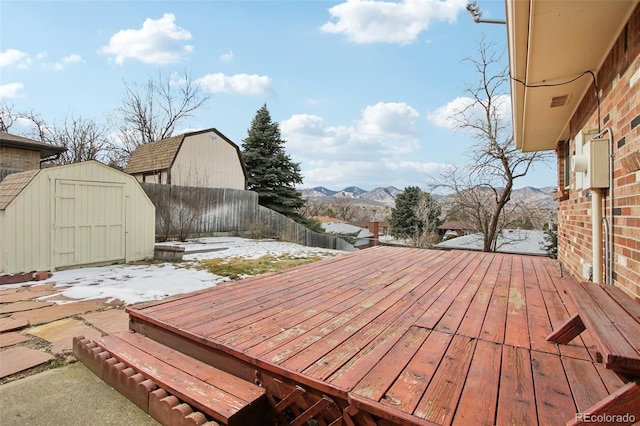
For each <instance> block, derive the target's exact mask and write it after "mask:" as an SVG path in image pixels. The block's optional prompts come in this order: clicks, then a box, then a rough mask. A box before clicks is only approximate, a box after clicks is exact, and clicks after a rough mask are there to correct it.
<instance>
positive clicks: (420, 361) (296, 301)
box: [128, 247, 624, 425]
mask: <svg viewBox="0 0 640 426" xmlns="http://www.w3.org/2000/svg"><path fill="white" fill-rule="evenodd" d="M566 280H567V278H563V277H561V276H560V271H559V269H558V266H557V262H555V261H553V260H551V259H548V258H542V257H530V256H514V255H504V254H496V253H478V252H465V251H432V250H420V249H409V248H391V247H375V248H371V249H367V250H363V251H360V252H355V253H351V254H346V255H342V256H337V257H334V258H330V259H326V260H323V261H321V262H317V263H313V264H309V265H305V266H302V267H297V268H293V269H290V270H286V271H283V272H280V273H275V274H270V275H266V276H260V277H255V278H250V279H246V280H243V281H238V282H229V283H224V284H220V285H218V286H217V287H214V288H211V289H207V290H203V291H198V292H194V293H189V294H185V295H180V296H176V297H172V298H169V299H166V300H162V301H157V302H151V303H146V304H142V305H137V306H134V307H131V308H129V309H128V311H129V314H130V318H131V327H132V329H133V330H135V331H137V332H139V333H142V334H144V335H146V336H148V337H151V338H153V339H155V340H157V341H159V342H161V343H163V344H165V345H168V346H171V347H173V348H175V349H178V350H180V351H182V352H184V353H186V354H188V355H190V356H192V357H194V358H198V359H200V360H201V361H204V362H206V363H209V364H211V365H213V366H215V367H216V368H220V369H222V370H225V371H227V372H229V373H232V374H234V375H236V376H238V377H241V378H243V379H245V380H249V381H251V382H256V383H259V384H260V385H262V386H264V387H265V388H266V389H267V392H268V394H269V395H270V397H271V398H272V400H273V401H275V402H279V401H282V400H284V399H285V398H287V397H289V399H294V398H293V397H292V395H293V393H295V392H305V395H306V396H304V398H306V399H307V400H308V401H309V400H311V401H312V402H313V401H318V400H319V399H322V398H324V399H325V400H327V401H331V402H332V404H335V405H336V406H337V408H338V409H339V410H340V412H344V413H351V414H352V415H353V416H352V417H351V420H349V421H346V419H345V424H349V422H353V423H355V424H366V422H368V421H374V422H377V423H378V424H389V423H404V424H411V423H413V424H484V425H494V424H499V425H506V424H518V425H533V424H540V425H553V424H565V422H567V421H568V420H572V419H574V417H575V415H576V413H580V412H583V411H585V410H587V409H588V408H589V407H591V406H593V405H594V404H596V403H597V402H598V401H601V400H602V399H603V398H605V397H607V396H608V395H609V394H611V393H613V392H615V391H616V390H617V389H619V388H620V387H621V386H623V385H624V381H623V380H622V379H621V378H620V377H618V376H617V375H616V374H615V373H613V372H612V371H610V370H607V369H605V368H604V367H602V365H601V364H599V363H597V361H596V359H595V353H594V351H593V350H592V349H593V346H594V342H593V340H592V339H593V338H592V336H591V334H590V333H589V331H587V332H585V333H583V334H582V335H580V336H579V337H578V338H576V339H575V340H574V341H572V342H571V343H570V344H567V345H556V344H553V343H551V342H547V341H546V340H545V338H546V336H547V335H548V334H549V333H551V332H552V330H553V329H554V328H556V327H559V326H560V325H562V324H563V322H565V321H566V320H567V319H568V318H569V317H570V316H571V315H572V314H574V313H575V307H574V306H573V302H572V299H571V298H570V297H569V295H568V294H567V293H566V292H565V289H564V283H566ZM296 386H298V387H299V388H300V389H302V390H301V391H300V390H296V389H298V388H296ZM298 399H299V398H298ZM308 401H307V402H308ZM293 408H295V407H293ZM299 409H301V410H304V409H305V407H304V406H303V407H301V408H299ZM294 411H295V409H294ZM329 411H331V410H329ZM334 411H335V410H334ZM326 418H327V419H328V421H327V424H328V423H330V421H331V419H330V418H329V415H327V416H326Z"/></svg>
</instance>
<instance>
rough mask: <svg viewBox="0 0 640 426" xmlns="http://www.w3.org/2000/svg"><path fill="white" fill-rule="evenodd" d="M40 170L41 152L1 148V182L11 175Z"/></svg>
mask: <svg viewBox="0 0 640 426" xmlns="http://www.w3.org/2000/svg"><path fill="white" fill-rule="evenodd" d="M39 168H40V152H39V151H31V150H26V149H19V148H13V147H9V146H0V180H2V178H3V177H4V176H6V175H8V174H10V173H16V172H21V171H23V170H34V169H39Z"/></svg>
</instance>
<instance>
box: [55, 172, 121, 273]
mask: <svg viewBox="0 0 640 426" xmlns="http://www.w3.org/2000/svg"><path fill="white" fill-rule="evenodd" d="M124 211H125V210H124V185H122V184H119V183H104V182H87V181H75V180H56V182H55V205H54V215H53V216H54V235H53V239H54V240H53V247H54V266H55V267H61V266H74V265H84V264H89V263H98V262H107V261H120V260H124V258H125V214H124Z"/></svg>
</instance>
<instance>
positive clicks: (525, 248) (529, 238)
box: [434, 229, 547, 256]
mask: <svg viewBox="0 0 640 426" xmlns="http://www.w3.org/2000/svg"><path fill="white" fill-rule="evenodd" d="M544 237H545V234H544V232H542V231H537V230H526V229H505V230H503V231H502V232H501V233H500V235H499V236H498V241H497V250H496V251H498V252H500V253H512V254H531V255H537V256H546V255H547V251H546V250H545V248H544V245H545V239H544ZM482 246H483V238H482V234H471V235H465V236H463V237H457V238H452V239H450V240H447V241H444V242H442V243H439V244H436V245H435V246H434V247H435V248H439V249H446V250H474V251H480V250H482Z"/></svg>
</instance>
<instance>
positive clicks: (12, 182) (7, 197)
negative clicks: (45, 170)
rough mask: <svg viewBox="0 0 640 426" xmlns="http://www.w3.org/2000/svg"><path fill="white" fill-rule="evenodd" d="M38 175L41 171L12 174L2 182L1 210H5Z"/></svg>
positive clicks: (0, 194)
mask: <svg viewBox="0 0 640 426" xmlns="http://www.w3.org/2000/svg"><path fill="white" fill-rule="evenodd" d="M38 173H40V170H39V169H36V170H27V171H25V172H19V173H12V174H10V175H8V176H7V177H5V178H4V179H3V180H2V181H0V210H4V209H5V208H6V207H7V206H8V205H9V204H10V203H11V202H12V201H13V200H14V199H15V198H16V197H17V196H18V194H20V192H22V190H23V189H24V188H26V186H27V185H29V182H31V181H32V180H33V178H34V177H35V176H36V175H37V174H38Z"/></svg>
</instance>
